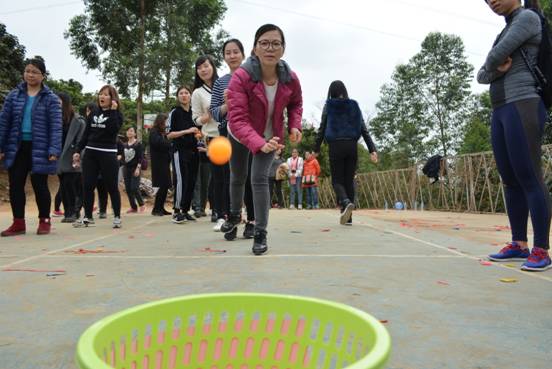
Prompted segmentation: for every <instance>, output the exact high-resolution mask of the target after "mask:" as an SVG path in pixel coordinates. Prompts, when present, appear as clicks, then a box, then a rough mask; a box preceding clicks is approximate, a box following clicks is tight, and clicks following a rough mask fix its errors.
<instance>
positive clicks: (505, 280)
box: [500, 278, 518, 283]
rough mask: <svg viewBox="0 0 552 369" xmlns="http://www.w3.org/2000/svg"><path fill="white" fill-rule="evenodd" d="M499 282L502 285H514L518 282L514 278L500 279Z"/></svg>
mask: <svg viewBox="0 0 552 369" xmlns="http://www.w3.org/2000/svg"><path fill="white" fill-rule="evenodd" d="M500 281H501V282H504V283H516V282H517V281H518V280H517V279H515V278H500Z"/></svg>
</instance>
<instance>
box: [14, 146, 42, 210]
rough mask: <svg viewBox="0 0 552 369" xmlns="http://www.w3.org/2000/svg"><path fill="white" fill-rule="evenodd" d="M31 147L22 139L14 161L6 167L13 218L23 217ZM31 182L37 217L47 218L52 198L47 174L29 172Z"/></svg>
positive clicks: (31, 163)
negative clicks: (9, 166) (8, 167)
mask: <svg viewBox="0 0 552 369" xmlns="http://www.w3.org/2000/svg"><path fill="white" fill-rule="evenodd" d="M32 149H33V143H32V142H31V141H22V142H21V145H20V146H19V150H17V154H16V155H15V161H14V163H13V165H12V166H11V168H10V169H8V177H9V184H10V204H11V208H12V214H13V217H14V218H15V219H23V218H25V203H26V198H25V182H27V175H28V174H29V172H30V171H31V170H32V166H33V160H32ZM31 184H32V185H33V191H34V193H35V198H36V205H37V206H38V217H39V218H49V217H50V206H51V205H52V198H51V196H50V190H49V189H48V175H47V174H37V173H31Z"/></svg>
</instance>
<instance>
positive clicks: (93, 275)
mask: <svg viewBox="0 0 552 369" xmlns="http://www.w3.org/2000/svg"><path fill="white" fill-rule="evenodd" d="M86 276H87V277H95V276H96V274H90V273H89V274H87V275H86Z"/></svg>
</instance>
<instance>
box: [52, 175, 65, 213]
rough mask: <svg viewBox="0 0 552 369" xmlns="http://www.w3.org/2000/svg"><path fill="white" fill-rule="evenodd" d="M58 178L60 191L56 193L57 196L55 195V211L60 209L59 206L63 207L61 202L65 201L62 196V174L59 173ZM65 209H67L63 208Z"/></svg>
mask: <svg viewBox="0 0 552 369" xmlns="http://www.w3.org/2000/svg"><path fill="white" fill-rule="evenodd" d="M58 179H59V187H58V191H57V193H56V197H54V210H55V211H59V208H60V207H61V203H62V201H63V198H62V195H61V182H62V179H61V174H58ZM64 206H65V205H64ZM63 211H65V209H63Z"/></svg>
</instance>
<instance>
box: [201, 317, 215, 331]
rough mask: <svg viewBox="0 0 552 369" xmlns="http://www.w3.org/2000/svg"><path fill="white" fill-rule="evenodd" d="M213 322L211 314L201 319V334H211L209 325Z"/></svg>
mask: <svg viewBox="0 0 552 369" xmlns="http://www.w3.org/2000/svg"><path fill="white" fill-rule="evenodd" d="M212 322H213V314H211V313H207V314H205V317H204V318H203V334H204V335H208V334H209V332H211V323H212Z"/></svg>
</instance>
